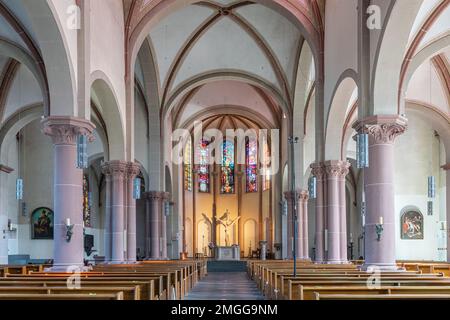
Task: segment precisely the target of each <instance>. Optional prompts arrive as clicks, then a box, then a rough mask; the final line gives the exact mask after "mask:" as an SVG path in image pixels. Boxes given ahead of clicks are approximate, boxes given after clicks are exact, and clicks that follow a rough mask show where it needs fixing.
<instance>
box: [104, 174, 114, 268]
mask: <svg viewBox="0 0 450 320" xmlns="http://www.w3.org/2000/svg"><path fill="white" fill-rule="evenodd" d="M102 172H103V174H104V175H105V220H104V228H105V231H104V236H103V238H104V239H103V242H104V246H105V262H109V261H111V185H112V182H111V175H110V174H109V170H105V169H103V168H102Z"/></svg>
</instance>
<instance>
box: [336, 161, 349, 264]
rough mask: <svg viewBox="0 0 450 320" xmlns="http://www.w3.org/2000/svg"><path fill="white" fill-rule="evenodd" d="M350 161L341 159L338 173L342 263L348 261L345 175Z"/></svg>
mask: <svg viewBox="0 0 450 320" xmlns="http://www.w3.org/2000/svg"><path fill="white" fill-rule="evenodd" d="M349 168H350V163H349V162H347V161H343V162H342V163H341V170H340V173H339V176H338V178H339V225H340V258H341V262H342V263H347V262H348V254H347V252H348V250H347V248H348V246H347V204H346V201H347V200H346V197H345V190H346V189H345V177H346V176H347V174H348V173H349V172H350V171H349Z"/></svg>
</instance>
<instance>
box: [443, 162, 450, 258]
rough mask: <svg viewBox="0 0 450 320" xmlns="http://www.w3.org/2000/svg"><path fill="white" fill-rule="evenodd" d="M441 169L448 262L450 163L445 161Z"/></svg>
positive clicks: (449, 256) (449, 246) (449, 242)
mask: <svg viewBox="0 0 450 320" xmlns="http://www.w3.org/2000/svg"><path fill="white" fill-rule="evenodd" d="M442 169H444V170H445V171H446V172H445V174H446V176H445V179H446V180H445V182H446V184H445V193H446V194H445V211H446V217H447V219H446V220H447V262H450V232H449V230H450V228H449V226H450V163H447V164H446V165H443V166H442Z"/></svg>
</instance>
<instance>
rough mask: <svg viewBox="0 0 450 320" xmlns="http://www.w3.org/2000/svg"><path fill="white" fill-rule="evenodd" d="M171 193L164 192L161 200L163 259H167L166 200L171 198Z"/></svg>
mask: <svg viewBox="0 0 450 320" xmlns="http://www.w3.org/2000/svg"><path fill="white" fill-rule="evenodd" d="M169 197H170V195H169V193H167V192H162V193H161V200H160V212H161V214H160V217H161V240H160V241H161V259H163V260H167V259H168V256H167V218H168V217H167V216H166V208H165V205H166V201H168V200H169Z"/></svg>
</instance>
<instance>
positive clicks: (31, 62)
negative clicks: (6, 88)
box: [0, 38, 50, 116]
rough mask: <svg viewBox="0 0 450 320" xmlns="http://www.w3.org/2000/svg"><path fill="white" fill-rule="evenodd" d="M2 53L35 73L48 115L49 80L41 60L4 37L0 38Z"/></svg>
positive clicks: (0, 52) (45, 111) (0, 51)
mask: <svg viewBox="0 0 450 320" xmlns="http://www.w3.org/2000/svg"><path fill="white" fill-rule="evenodd" d="M0 55H2V56H6V57H10V58H13V59H14V60H16V61H18V62H19V63H20V64H22V65H24V66H25V67H26V68H27V69H28V70H29V71H30V72H31V73H32V74H33V76H34V78H35V79H36V81H37V83H38V85H39V88H40V89H41V93H42V97H43V99H44V115H45V116H48V115H49V114H50V103H49V100H48V88H47V80H46V75H45V74H43V73H42V70H41V69H40V67H39V61H36V59H35V58H34V57H32V56H31V55H30V54H29V53H28V52H27V51H26V50H25V49H24V48H22V47H21V46H19V45H17V44H15V43H13V42H11V41H9V40H6V39H2V38H0ZM2 94H4V93H2Z"/></svg>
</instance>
